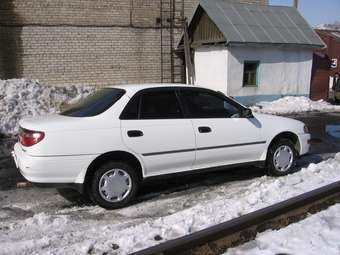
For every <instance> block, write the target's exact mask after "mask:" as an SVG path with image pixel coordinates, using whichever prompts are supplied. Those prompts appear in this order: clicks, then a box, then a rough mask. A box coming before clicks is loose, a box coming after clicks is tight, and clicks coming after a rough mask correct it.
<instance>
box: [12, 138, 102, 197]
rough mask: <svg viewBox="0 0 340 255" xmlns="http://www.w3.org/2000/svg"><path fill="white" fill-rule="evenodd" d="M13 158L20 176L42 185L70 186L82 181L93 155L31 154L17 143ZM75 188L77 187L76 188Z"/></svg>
mask: <svg viewBox="0 0 340 255" xmlns="http://www.w3.org/2000/svg"><path fill="white" fill-rule="evenodd" d="M12 156H13V159H14V161H15V164H16V166H17V168H18V169H19V171H20V173H21V174H22V176H23V177H24V178H25V179H26V180H28V181H29V182H32V183H34V184H36V185H37V186H44V187H57V186H58V187H60V188H61V187H63V188H64V187H70V188H71V187H72V188H74V186H75V187H77V186H79V185H78V184H82V183H83V182H84V177H85V173H86V170H87V168H88V166H89V165H90V163H91V162H92V160H93V159H94V158H95V157H96V156H95V155H90V156H88V155H85V156H51V157H50V156H46V157H44V156H31V155H29V154H28V153H26V152H25V151H24V150H23V149H22V147H21V146H20V144H19V143H17V144H15V146H14V151H13V152H12ZM76 189H77V190H78V189H79V187H78V188H76Z"/></svg>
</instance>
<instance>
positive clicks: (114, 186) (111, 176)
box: [99, 169, 132, 202]
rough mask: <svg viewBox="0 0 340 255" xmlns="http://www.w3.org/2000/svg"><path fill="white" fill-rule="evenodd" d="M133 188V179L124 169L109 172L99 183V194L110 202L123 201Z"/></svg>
mask: <svg viewBox="0 0 340 255" xmlns="http://www.w3.org/2000/svg"><path fill="white" fill-rule="evenodd" d="M131 188H132V181H131V177H130V175H129V174H128V173H127V172H125V171H124V170H122V169H112V170H109V171H107V172H106V173H105V174H103V176H102V177H101V178H100V181H99V194H100V196H101V197H102V198H103V199H105V200H106V201H108V202H119V201H122V200H123V199H124V198H126V197H127V196H128V195H129V194H130V192H131Z"/></svg>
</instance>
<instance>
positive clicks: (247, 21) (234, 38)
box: [189, 0, 324, 47]
mask: <svg viewBox="0 0 340 255" xmlns="http://www.w3.org/2000/svg"><path fill="white" fill-rule="evenodd" d="M199 8H202V9H203V10H204V12H206V13H207V15H208V16H209V17H210V19H211V20H212V21H213V22H214V23H215V24H216V26H217V27H218V29H219V30H220V31H221V33H222V34H223V35H224V37H225V38H226V43H227V44H233V43H267V44H294V45H304V46H310V47H324V43H323V42H322V40H321V39H320V38H319V36H318V35H317V34H316V33H315V32H314V31H313V29H312V28H311V27H310V26H309V24H308V23H307V22H306V21H305V19H304V18H303V17H302V16H301V15H300V13H299V12H298V11H297V10H296V9H295V8H293V7H285V6H263V5H252V4H240V3H235V2H233V1H231V2H228V1H224V0H200V3H199V6H198V9H199ZM198 9H197V10H198ZM197 10H196V11H197ZM193 20H194V19H192V21H193ZM195 25H197V23H195V22H191V23H190V25H189V30H190V29H193V28H192V27H191V26H195Z"/></svg>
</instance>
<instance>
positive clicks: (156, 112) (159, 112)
mask: <svg viewBox="0 0 340 255" xmlns="http://www.w3.org/2000/svg"><path fill="white" fill-rule="evenodd" d="M122 116H123V117H121V119H122V120H121V132H122V137H123V141H124V142H125V144H126V146H127V147H128V148H129V149H131V150H132V151H134V152H135V153H136V154H138V155H139V156H140V158H142V160H143V162H144V166H145V171H144V176H145V177H146V176H154V175H160V174H170V173H174V172H181V171H187V170H191V169H192V165H193V163H194V160H195V135H194V131H193V127H192V123H191V121H190V120H189V119H184V118H183V112H182V109H181V107H180V104H179V101H178V97H177V94H176V90H175V89H174V88H157V89H146V90H143V91H141V92H140V93H138V94H137V95H135V96H134V97H133V98H132V99H131V101H130V102H129V104H128V105H127V107H126V109H125V110H124V111H123V114H122Z"/></svg>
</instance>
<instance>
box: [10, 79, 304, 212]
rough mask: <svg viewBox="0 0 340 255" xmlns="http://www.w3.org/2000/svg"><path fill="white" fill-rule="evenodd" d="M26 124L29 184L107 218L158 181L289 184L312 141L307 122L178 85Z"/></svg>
mask: <svg viewBox="0 0 340 255" xmlns="http://www.w3.org/2000/svg"><path fill="white" fill-rule="evenodd" d="M19 124H20V134H19V142H18V143H17V144H15V146H14V151H13V157H14V159H15V162H16V165H17V167H18V168H19V169H20V172H21V173H22V175H23V176H24V177H25V178H26V179H27V180H28V181H30V182H32V183H35V184H37V185H39V184H40V185H44V186H50V187H71V188H74V189H76V190H78V191H79V192H81V193H83V194H86V195H88V196H89V197H90V198H91V200H92V201H93V202H95V203H97V204H98V205H100V206H102V207H104V208H108V209H114V208H119V207H123V206H126V205H127V204H128V203H129V202H131V200H132V199H133V198H134V196H135V194H136V192H137V189H138V186H139V185H140V184H141V182H142V181H144V180H145V179H147V178H151V177H155V176H165V175H174V174H177V175H178V174H183V173H195V172H198V171H199V170H216V169H218V168H222V169H225V168H226V167H234V166H239V165H243V164H253V165H257V166H259V165H260V166H265V167H266V168H267V169H268V172H269V174H272V175H277V176H279V175H285V174H288V173H290V172H291V171H292V169H293V167H294V163H295V161H296V159H297V157H298V156H300V155H303V154H305V153H307V152H308V150H309V139H310V135H309V134H308V130H307V129H306V127H305V125H304V124H303V123H302V122H300V121H297V120H292V119H288V118H283V117H277V116H271V115H263V114H256V113H252V112H251V110H250V109H248V108H246V107H244V106H243V105H241V104H239V103H237V102H236V101H234V100H233V99H231V98H229V97H226V96H225V95H223V94H222V93H219V92H215V91H212V90H209V89H206V88H201V87H196V86H195V87H193V86H188V85H173V84H167V85H162V84H153V85H124V86H114V87H107V88H103V89H101V90H98V91H97V92H95V93H94V94H92V95H90V96H88V97H87V98H86V99H85V100H83V101H80V102H79V103H77V104H75V105H73V106H71V107H70V108H69V109H67V110H65V111H63V112H61V113H60V114H55V115H50V116H42V117H37V118H31V119H23V120H21V121H20V123H19Z"/></svg>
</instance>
